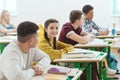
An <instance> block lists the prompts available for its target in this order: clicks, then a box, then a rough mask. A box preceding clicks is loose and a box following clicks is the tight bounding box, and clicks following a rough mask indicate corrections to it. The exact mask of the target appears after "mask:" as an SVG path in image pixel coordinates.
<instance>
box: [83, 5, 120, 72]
mask: <svg viewBox="0 0 120 80" xmlns="http://www.w3.org/2000/svg"><path fill="white" fill-rule="evenodd" d="M82 11H83V14H84V18H83V22H84V24H83V28H84V30H85V31H86V32H88V33H92V34H94V35H95V36H98V35H108V34H109V31H108V29H104V28H101V27H100V26H98V25H96V23H95V22H94V21H93V20H92V18H93V7H92V6H91V5H85V6H83V9H82ZM94 30H96V31H97V32H93V31H94ZM110 56H111V57H112V56H116V55H114V54H111V55H110ZM107 74H120V71H119V70H113V69H110V68H107Z"/></svg>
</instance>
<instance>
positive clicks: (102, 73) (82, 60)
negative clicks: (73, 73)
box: [54, 49, 107, 80]
mask: <svg viewBox="0 0 120 80" xmlns="http://www.w3.org/2000/svg"><path fill="white" fill-rule="evenodd" d="M74 51H75V52H77V54H78V55H79V54H80V53H81V52H83V53H86V52H88V53H91V52H92V53H94V54H95V56H94V57H91V58H87V57H86V58H84V57H76V58H67V56H68V55H69V54H65V55H64V56H63V58H61V59H55V60H54V62H65V63H74V67H75V68H79V69H80V63H90V65H89V66H88V68H87V69H88V70H87V71H88V72H87V80H92V79H91V78H92V74H91V73H92V70H91V69H92V68H91V67H92V66H91V62H98V63H99V76H100V80H106V72H105V71H103V63H102V60H103V59H104V58H105V57H106V55H107V53H103V52H97V51H90V50H85V49H74ZM78 52H79V53H78Z"/></svg>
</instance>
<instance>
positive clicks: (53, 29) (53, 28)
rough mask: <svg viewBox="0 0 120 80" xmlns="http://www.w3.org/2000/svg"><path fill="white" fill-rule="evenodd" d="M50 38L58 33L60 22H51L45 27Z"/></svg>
mask: <svg viewBox="0 0 120 80" xmlns="http://www.w3.org/2000/svg"><path fill="white" fill-rule="evenodd" d="M45 31H46V32H47V35H48V37H49V38H51V39H52V38H54V37H56V35H57V34H58V23H56V22H53V23H49V25H48V27H47V28H46V29H45Z"/></svg>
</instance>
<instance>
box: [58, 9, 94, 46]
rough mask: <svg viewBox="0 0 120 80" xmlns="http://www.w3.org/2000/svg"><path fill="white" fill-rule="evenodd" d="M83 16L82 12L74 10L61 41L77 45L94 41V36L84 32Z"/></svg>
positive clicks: (62, 33) (65, 25) (65, 26)
mask: <svg viewBox="0 0 120 80" xmlns="http://www.w3.org/2000/svg"><path fill="white" fill-rule="evenodd" d="M81 15H82V12H81V11H80V10H73V11H72V12H71V13H70V16H69V19H70V22H67V23H65V24H64V25H63V27H62V30H61V33H60V36H59V41H61V42H64V43H68V44H72V45H75V44H77V43H82V44H85V43H88V42H89V41H90V40H92V37H94V36H93V35H92V34H88V33H87V32H85V31H83V30H82V26H81V24H82V20H81Z"/></svg>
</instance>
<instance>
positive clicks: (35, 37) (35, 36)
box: [29, 33, 38, 48]
mask: <svg viewBox="0 0 120 80" xmlns="http://www.w3.org/2000/svg"><path fill="white" fill-rule="evenodd" d="M37 43H38V34H37V33H36V34H33V36H32V37H31V38H30V40H29V44H30V47H31V48H34V47H36V45H37Z"/></svg>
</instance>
